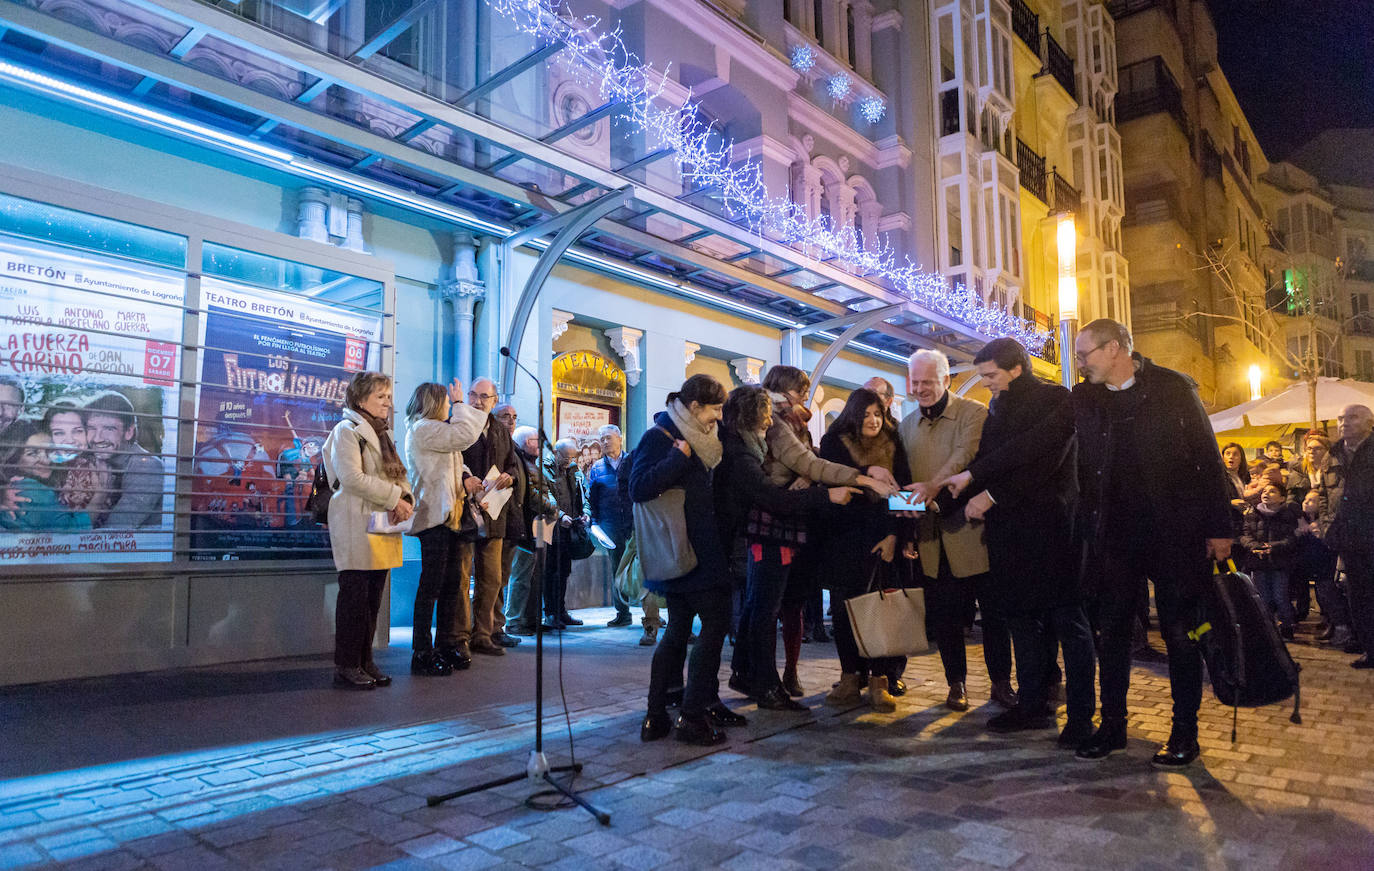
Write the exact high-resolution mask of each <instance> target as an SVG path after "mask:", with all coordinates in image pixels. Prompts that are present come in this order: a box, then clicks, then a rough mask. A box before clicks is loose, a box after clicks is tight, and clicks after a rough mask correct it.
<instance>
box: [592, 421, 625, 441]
mask: <svg viewBox="0 0 1374 871" xmlns="http://www.w3.org/2000/svg"><path fill="white" fill-rule="evenodd" d="M608 435H616V436H618V435H621V433H620V427H618V426H616V425H615V424H613V423H608V424H606V425H605V426H603V427H601V428H600V429H598V430H597V431H596V437H597V438H599V439H600V438H605V437H606V436H608Z"/></svg>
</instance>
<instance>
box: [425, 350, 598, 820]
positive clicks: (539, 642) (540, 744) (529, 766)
mask: <svg viewBox="0 0 1374 871" xmlns="http://www.w3.org/2000/svg"><path fill="white" fill-rule="evenodd" d="M501 356H503V357H507V358H509V359H510V360H511V362H513V363H514V364H515V365H516V366H517V367H518V368H519V369H520V371H522V372H524V373H525V374H526V375H528V376H530V378H531V379H533V380H534V386H535V387H537V388H539V425H538V427H537V429H538V430H539V450H540V454H539V456H538V457H536V460H535V464H534V465H535V474H536V475H538V481H539V484H538V492H539V493H540V494H541V495H542V494H544V493H547V492H549V491H548V482H547V480H546V479H545V476H544V463H543V449H544V445H545V444H546V443H548V436H546V435H545V434H544V385H543V384H541V383H540V381H539V378H538V377H537V376H536V375H535V374H534V373H533V372H531V371H530V370H529V369H526V368H525V367H524V366H523V365H522V364H521V363H520V361H519V360H517V359H516V358H514V357H512V356H511V352H510V348H502V349H501ZM522 462H523V460H522ZM549 526H550V524H549V523H548V522H547V521H545V519H544V517H543V515H542V514H541V515H536V517H535V518H534V529H532V530H531V532H532V533H533V534H534V580H535V581H536V582H537V583H536V587H535V589H536V590H537V591H538V593H537V596H536V599H535V602H536V605H537V613H536V614H535V619H536V620H537V621H538V623H537V624H536V626H535V630H534V749H533V750H531V751H530V756H529V761H528V762H526V763H525V770H524V771H522V772H520V773H519V774H511V775H508V776H506V777H499V778H497V779H496V780H489V781H487V782H486V783H480V784H478V785H477V786H469V787H467V788H466V789H460V790H457V791H455V792H448V793H444V794H443V795H432V796H430V797H429V798H427V799H426V800H425V802H426V804H428V805H429V807H437V806H438V805H441V804H443V803H444V802H446V801H448V800H450V799H454V798H461V797H462V796H465V795H472V794H473V793H477V792H485V791H486V790H488V789H494V788H496V787H498V786H505V785H506V784H509V783H515V782H516V781H517V780H520V779H522V778H529V779H530V780H536V781H537V780H543V781H545V782H546V783H548V784H549V785H550V786H552V787H553V788H554V789H555V790H557V791H558V792H560V793H562V794H563V795H564V796H565V797H567V798H568V799H570V800H572V801H574V802H576V803H577V804H578V805H580V806H581V807H582V808H583V809H585V810H586V811H587V813H589V814H591V815H592V816H593V817H596V821H597V822H599V823H601V825H603V826H609V825H610V824H611V815H610V814H608V813H606V812H605V811H599V810H597V809H596V808H594V807H592V805H591V804H590V803H589V802H588V801H587V800H586V799H584V798H583V797H582V796H580V795H578V794H577V793H576V792H575V791H574V790H573V789H572V788H571V787H569V786H566V785H564V784H562V783H559V782H558V781H557V780H554V779H553V775H554V774H555V773H558V772H565V771H571V772H573V773H575V774H580V773H581V772H582V763H580V762H574V763H573V764H571V765H557V766H553V767H550V766H549V760H548V757H547V756H545V755H544V621H543V619H542V616H543V613H544V571H545V568H544V567H545V565H546V564H547V561H548V542H547V541H546V538H545V532H546V530H549ZM553 532H556V529H554V530H551V531H549V534H550V536H551V535H552V533H553Z"/></svg>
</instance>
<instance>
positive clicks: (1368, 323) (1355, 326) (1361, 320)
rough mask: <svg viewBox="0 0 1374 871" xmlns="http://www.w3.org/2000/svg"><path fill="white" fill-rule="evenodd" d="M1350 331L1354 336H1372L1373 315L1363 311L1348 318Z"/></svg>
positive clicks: (1373, 331)
mask: <svg viewBox="0 0 1374 871" xmlns="http://www.w3.org/2000/svg"><path fill="white" fill-rule="evenodd" d="M1350 332H1351V334H1353V335H1356V336H1374V315H1371V314H1369V313H1368V312H1364V313H1362V314H1358V315H1355V317H1353V318H1351V319H1350Z"/></svg>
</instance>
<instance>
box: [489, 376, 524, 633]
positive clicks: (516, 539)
mask: <svg viewBox="0 0 1374 871" xmlns="http://www.w3.org/2000/svg"><path fill="white" fill-rule="evenodd" d="M492 415H493V416H494V417H495V418H496V419H497V420H498V421H500V422H501V425H502V426H504V427H505V428H506V430H507V431H508V432H509V433H510V434H511V439H512V442H511V447H512V448H514V447H515V443H514V439H515V430H516V429H517V428H518V427H519V425H520V415H519V412H517V411H516V410H515V406H513V405H511V404H510V403H505V404H502V405H498V406H496V410H495V411H493V412H492ZM516 460H517V462H516V463H515V474H514V475H513V476H512V477H513V478H514V482H513V484H512V486H511V497H510V504H509V505H507V506H506V515H505V516H506V534H505V536H504V538H503V539H502V541H501V589H500V590H499V591H498V592H497V594H496V603H495V605H494V607H493V608H492V620H491V640H492V641H495V642H496V643H497V644H499V645H501V646H502V647H519V646H520V639H519V638H516V637H515V636H513V635H511V634H510V633H508V632H506V610H505V604H506V603H505V599H506V590H507V588H508V587H509V586H510V573H511V569H512V568H513V567H514V563H515V553H516V551H518V550H519V549H520V542H521V541H525V540H527V539H528V538H529V535H530V531H529V527H528V526H527V525H526V523H525V492H526V491H527V490H528V489H529V470H528V469H527V468H525V464H524V462H522V461H520V458H519V457H518V456H517V457H516Z"/></svg>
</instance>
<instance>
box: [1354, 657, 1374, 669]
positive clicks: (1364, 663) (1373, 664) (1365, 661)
mask: <svg viewBox="0 0 1374 871" xmlns="http://www.w3.org/2000/svg"><path fill="white" fill-rule="evenodd" d="M1350 667H1351V668H1374V658H1370V656H1369V655H1368V654H1366V655H1365V656H1361V657H1360V658H1359V659H1357V660H1355V661H1354V662H1352V663H1350Z"/></svg>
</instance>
